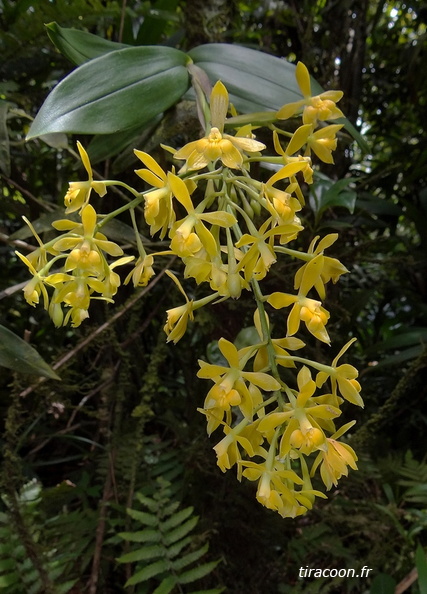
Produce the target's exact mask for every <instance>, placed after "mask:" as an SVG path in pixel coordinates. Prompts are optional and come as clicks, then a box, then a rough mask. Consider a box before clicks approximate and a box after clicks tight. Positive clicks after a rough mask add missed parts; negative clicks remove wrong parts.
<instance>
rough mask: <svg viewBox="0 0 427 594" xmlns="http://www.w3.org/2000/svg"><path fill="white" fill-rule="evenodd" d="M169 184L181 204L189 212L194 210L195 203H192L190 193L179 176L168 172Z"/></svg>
mask: <svg viewBox="0 0 427 594" xmlns="http://www.w3.org/2000/svg"><path fill="white" fill-rule="evenodd" d="M168 183H169V186H170V189H171V190H172V192H173V194H174V196H176V198H177V199H178V200H179V201H180V202H181V204H182V205H183V207H184V208H185V210H186V211H187V212H192V211H193V210H194V206H193V203H192V202H191V198H190V193H189V191H188V188H187V186H186V185H185V183H184V181H183V180H182V179H181V178H180V177H178V176H177V175H175V174H173V173H171V172H168Z"/></svg>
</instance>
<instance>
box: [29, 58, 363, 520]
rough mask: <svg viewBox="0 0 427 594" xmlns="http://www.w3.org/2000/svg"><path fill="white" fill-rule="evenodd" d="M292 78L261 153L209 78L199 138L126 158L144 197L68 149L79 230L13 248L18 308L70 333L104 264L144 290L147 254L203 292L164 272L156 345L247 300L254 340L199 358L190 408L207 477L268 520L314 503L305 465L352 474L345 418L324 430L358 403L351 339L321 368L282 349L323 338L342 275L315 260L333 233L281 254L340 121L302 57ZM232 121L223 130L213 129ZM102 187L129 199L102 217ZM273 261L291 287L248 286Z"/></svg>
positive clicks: (105, 272) (107, 283)
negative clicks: (243, 484) (75, 177)
mask: <svg viewBox="0 0 427 594" xmlns="http://www.w3.org/2000/svg"><path fill="white" fill-rule="evenodd" d="M296 77H297V82H298V84H299V86H300V89H301V92H302V95H303V99H302V100H300V101H298V102H295V103H291V104H287V105H284V106H283V107H282V108H281V109H279V111H278V112H277V113H273V114H272V121H271V122H270V123H269V128H270V130H271V131H272V136H273V138H272V140H273V146H274V149H275V152H276V155H274V156H265V151H266V146H265V145H264V144H263V143H262V142H260V141H258V140H256V139H255V136H254V134H253V131H254V129H255V126H254V125H253V124H251V123H249V124H248V123H246V124H245V125H243V126H240V127H237V124H235V122H238V121H239V117H236V112H235V110H234V108H233V106H230V105H229V96H228V92H227V90H226V88H225V86H224V85H223V84H222V82H220V81H218V82H217V83H216V84H215V86H214V87H213V89H212V91H211V93H210V101H209V105H208V103H207V101H206V99H205V104H204V106H202V107H203V108H204V113H206V114H208V115H207V117H206V122H205V124H206V129H205V136H204V137H203V138H201V139H198V140H194V141H192V142H189V143H188V144H186V145H185V146H183V147H181V148H179V149H178V150H176V149H174V148H171V147H164V148H165V149H166V150H167V151H169V152H171V153H172V155H173V158H174V159H175V160H176V162H177V167H179V170H178V171H176V170H175V168H174V167H171V170H170V171H164V170H163V168H162V167H161V166H160V165H159V164H158V163H157V162H156V161H155V160H154V158H153V157H151V156H150V155H149V154H147V153H145V152H143V151H141V150H135V154H136V156H137V157H138V159H139V160H140V161H141V163H142V167H141V168H140V169H137V170H136V174H137V175H138V176H139V177H140V178H141V179H142V180H144V182H146V184H148V186H149V189H148V190H146V191H143V192H139V191H137V190H135V189H134V188H132V187H130V186H127V185H126V184H124V183H122V182H118V181H114V180H106V181H94V179H93V175H92V169H91V165H90V162H89V158H88V155H87V153H86V151H85V150H84V148H83V147H82V145H81V144H80V143H78V150H79V153H80V156H81V159H82V162H83V165H84V167H85V169H86V171H87V173H88V180H86V181H83V182H71V183H70V187H69V190H68V192H67V195H66V196H65V205H66V211H65V212H66V214H70V213H77V214H78V217H79V222H75V221H74V220H71V219H61V220H58V221H56V222H54V223H53V227H54V228H55V229H56V230H57V231H59V232H61V234H60V236H59V237H56V238H55V239H53V240H51V241H49V242H48V243H45V244H44V243H43V242H42V240H41V239H40V238H39V237H38V235H37V234H36V233H35V231H34V230H33V232H34V234H35V236H36V238H37V241H38V243H39V247H38V248H37V249H36V250H35V251H34V252H33V253H31V255H29V256H23V255H22V254H19V257H20V258H21V259H22V260H23V261H24V262H25V264H26V265H27V266H28V268H29V270H30V272H31V274H32V279H31V280H30V281H29V283H28V284H27V285H26V287H25V288H24V295H25V298H26V300H27V301H28V302H29V303H30V304H31V305H35V304H37V303H38V302H39V300H40V297H42V300H43V304H44V307H45V309H47V310H48V312H49V314H50V316H51V317H52V319H53V321H54V323H55V324H56V325H57V326H61V325H65V324H67V323H68V322H71V324H72V325H73V326H78V325H79V324H80V323H81V322H82V321H83V320H84V319H85V318H87V317H88V315H89V313H88V310H89V304H90V301H91V300H92V299H103V300H106V301H113V297H114V295H115V293H116V292H117V290H118V287H119V285H120V283H121V278H120V276H119V274H118V272H116V269H117V268H118V267H121V266H124V265H127V266H128V267H129V265H132V268H131V271H130V272H129V274H128V275H127V277H126V278H125V279H124V283H125V284H126V283H129V282H131V281H132V283H133V285H134V286H135V287H137V286H145V285H147V284H148V283H149V281H150V279H151V278H152V277H153V275H154V274H155V268H156V266H155V259H158V258H161V257H162V256H165V255H170V254H173V255H175V256H177V257H178V258H179V259H180V260H181V261H182V264H183V278H184V279H193V281H195V283H196V284H197V285H202V284H204V285H205V286H206V291H205V295H204V296H203V297H201V298H200V299H192V298H190V297H189V296H188V295H187V293H186V292H185V290H184V288H183V285H182V283H181V282H180V280H179V279H178V277H177V276H176V275H175V274H174V273H173V272H171V271H168V275H169V277H170V278H171V279H172V280H173V282H174V283H175V284H176V286H177V287H178V289H179V291H180V292H181V294H182V296H183V303H182V304H180V305H178V306H177V307H174V308H173V309H170V310H168V311H167V320H166V324H165V326H164V330H165V333H166V335H167V340H168V341H173V342H174V343H177V342H178V341H179V340H180V339H181V338H182V336H183V335H184V333H185V332H186V330H187V326H188V324H189V322H190V321H192V320H193V319H194V316H195V313H196V312H197V310H198V309H200V308H202V307H204V306H206V305H207V304H210V303H213V304H214V303H218V302H220V301H224V300H226V299H230V298H231V299H238V298H239V297H240V295H241V293H242V291H248V292H251V293H252V296H253V299H254V307H255V310H254V316H253V318H254V326H255V328H256V332H257V335H258V339H257V341H255V344H251V345H249V346H245V347H243V348H240V349H237V348H236V346H235V345H234V344H233V343H231V342H230V341H228V340H226V339H225V338H221V339H220V340H219V342H218V346H219V351H220V352H221V354H222V356H223V358H224V362H226V364H223V365H219V364H210V363H207V362H205V361H202V360H201V361H199V365H200V370H199V372H198V374H197V375H198V377H199V378H203V379H207V380H210V382H211V383H212V385H211V387H210V389H209V391H208V393H207V395H206V398H205V400H204V404H203V407H202V408H200V409H199V410H200V412H201V413H203V414H204V415H205V417H206V420H207V432H208V434H209V435H211V434H212V433H214V432H217V431H220V432H222V436H221V438H220V439H219V442H218V443H217V445H215V447H214V450H215V452H216V455H217V461H218V465H219V467H220V468H221V470H222V471H224V472H225V471H226V470H229V469H231V468H232V467H235V468H236V471H237V477H238V479H239V480H241V479H242V478H243V477H244V478H246V479H248V480H249V481H255V482H257V493H256V497H257V499H258V501H259V502H260V503H261V504H262V505H264V506H266V507H267V508H270V509H272V510H275V511H277V512H278V513H279V514H280V515H281V516H282V517H296V516H299V515H301V514H304V513H306V512H307V510H309V509H311V508H312V506H313V503H314V500H315V498H316V497H323V498H325V497H326V496H325V494H324V493H323V492H322V491H319V490H315V489H314V488H313V486H312V482H311V481H312V478H313V476H314V475H315V474H316V472H317V470H319V474H320V479H321V481H323V484H324V486H325V487H326V489H327V490H329V489H331V487H332V486H333V485H337V482H338V480H339V479H340V477H342V476H346V475H347V474H348V469H349V468H353V469H356V468H357V466H356V460H357V456H356V454H355V452H354V451H353V449H352V448H351V447H350V446H349V445H348V444H346V443H343V442H341V441H340V440H339V439H340V437H341V436H342V435H343V434H344V433H345V432H346V431H348V429H350V427H351V426H352V425H353V422H351V423H347V424H345V425H344V426H341V427H337V425H336V421H337V419H338V418H339V417H340V415H341V405H342V404H343V402H344V401H345V400H347V401H349V402H351V403H352V404H355V405H357V406H363V401H362V399H361V397H360V384H359V383H358V381H357V379H356V378H357V376H358V372H357V370H356V369H355V368H354V367H353V366H352V365H349V364H345V363H340V362H339V360H340V358H341V357H342V356H343V354H344V353H345V352H346V350H347V349H348V347H349V346H350V345H351V344H352V343H353V341H354V340H355V339H352V340H350V341H349V342H348V343H347V344H346V345H345V346H344V347H343V348H342V349H341V351H340V352H339V354H338V355H337V357H335V359H334V360H333V361H332V363H331V364H330V365H326V364H323V363H319V362H317V361H314V360H311V359H308V358H305V357H302V356H300V355H298V354H295V352H296V351H300V350H301V349H303V348H304V346H305V343H304V342H303V341H302V340H301V338H298V336H297V335H298V333H299V330H300V327H301V325H302V324H304V325H305V326H306V329H307V330H308V332H309V333H310V334H311V335H312V336H313V337H314V338H315V339H317V340H319V341H320V342H322V343H326V344H330V338H329V334H328V331H327V328H326V327H327V323H328V320H329V317H330V314H329V312H328V311H327V309H325V307H324V300H325V297H326V285H327V284H328V283H330V282H331V281H332V282H333V283H335V282H337V280H338V279H339V277H340V276H341V275H342V274H345V273H347V272H348V271H347V269H346V268H345V267H344V266H343V264H341V262H340V261H339V260H337V259H336V258H333V257H330V256H328V255H327V254H326V252H327V250H328V248H330V247H331V245H332V244H333V243H334V242H335V241H336V240H337V238H338V234H336V233H331V234H329V235H326V236H325V237H323V238H320V237H315V238H314V239H313V240H312V242H311V244H310V246H309V248H308V250H307V251H306V252H303V251H300V250H296V249H292V248H291V247H290V245H291V244H292V242H293V241H294V240H295V239H296V238H297V237H298V234H299V233H300V232H301V231H302V230H303V225H302V222H301V219H300V218H299V216H298V213H299V212H300V211H301V209H302V207H303V206H304V195H303V189H304V188H305V187H306V186H307V185H309V184H311V183H312V182H313V169H312V159H311V157H312V154H313V153H314V154H315V155H316V156H317V157H318V158H319V159H320V160H321V161H323V162H325V163H333V157H332V151H333V150H334V149H335V148H336V145H337V138H336V135H337V133H338V131H339V130H340V129H341V127H342V124H328V123H327V122H329V121H331V120H335V119H337V118H340V117H342V116H343V114H342V112H341V111H340V110H339V109H338V108H337V106H336V103H337V102H338V101H339V99H340V98H341V96H342V93H341V92H340V91H328V92H325V93H322V94H320V95H318V96H314V97H313V96H312V95H311V86H310V77H309V73H308V71H307V68H306V67H305V66H304V65H303V64H302V63H299V64H298V65H297V68H296ZM199 101H200V97H199ZM202 111H203V110H202ZM229 113H231V118H229V119H227V116H228V114H229ZM300 116H302V124H301V125H300V126H299V127H298V128H297V129H296V130H295V132H293V133H290V132H287V131H285V130H283V129H281V128H280V126H279V125H278V123H279V124H280V121H281V120H286V119H289V118H294V117H300ZM245 117H246V120H247V121H248V116H245ZM273 122H274V123H273ZM233 127H234V128H236V127H237V130H236V131H235V133H234V134H232V133H228V132H226V131H225V129H227V130H228V131H232V130H233ZM266 162H267V163H270V164H274V165H275V166H276V169H277V171H276V173H274V175H272V176H271V177H270V179H268V181H266V182H263V181H260V180H259V179H257V178H256V176H255V175H253V173H252V170H253V164H254V163H255V164H257V167H258V169H259V164H260V163H261V164H262V163H266ZM112 185H119V186H121V187H125V188H127V189H128V190H129V192H131V194H132V195H133V199H132V200H131V201H130V202H129V203H127V204H125V205H124V206H122V207H120V208H119V209H117V210H116V211H113V212H110V213H108V214H106V215H102V214H98V213H97V212H96V211H95V208H94V207H93V206H92V204H91V203H90V199H91V193H92V190H93V191H94V192H95V193H96V194H98V196H99V197H101V198H102V197H103V196H104V195H105V194H106V192H107V188H108V187H109V186H112ZM141 204H143V205H144V216H145V221H146V223H147V225H148V226H149V230H150V234H151V235H152V236H154V235H156V234H158V235H159V238H160V239H162V240H164V238H166V237H167V238H168V240H169V241H170V244H169V246H168V249H166V250H164V251H161V252H150V251H149V250H148V248H147V247H146V246H144V245H143V243H142V241H141V235H140V233H139V229H138V226H137V223H136V217H135V209H136V208H137V207H138V206H139V205H141ZM126 210H127V211H129V213H130V217H131V220H132V224H133V227H134V230H135V237H136V245H137V248H138V256H137V257H136V258H135V257H134V256H125V255H124V254H123V250H122V249H121V247H120V246H119V245H117V244H116V243H114V242H112V241H109V240H108V238H107V237H106V236H105V235H104V234H103V233H102V231H101V230H102V229H103V227H104V225H105V224H106V223H107V222H108V221H109V220H111V219H112V218H114V217H115V216H117V215H119V214H122V213H123V212H125V211H126ZM29 224H30V223H29ZM30 226H31V224H30ZM279 258H291V259H293V260H296V261H298V262H300V263H301V266H300V267H299V268H298V270H297V272H296V274H295V278H294V292H293V293H288V292H281V291H275V292H273V293H270V294H264V293H263V291H262V287H261V285H262V281H263V279H264V278H265V277H266V276H267V275H268V273H269V270H270V268H271V267H272V266H273V265H274V264H275V263H276V262H277V261H278V260H279ZM208 287H209V288H208ZM269 309H270V311H272V310H283V317H284V318H285V317H286V320H287V321H286V323H285V322H284V323H283V327H282V326H281V327H280V329H279V330H278V335H277V336H275V334H276V328H274V332H273V329H272V325H271V324H270V321H269V316H268V310H269ZM285 328H286V331H285ZM282 368H293V369H295V381H294V384H291V385H289V384H288V383H287V382H285V381H284V380H283V379H282V375H281V369H282Z"/></svg>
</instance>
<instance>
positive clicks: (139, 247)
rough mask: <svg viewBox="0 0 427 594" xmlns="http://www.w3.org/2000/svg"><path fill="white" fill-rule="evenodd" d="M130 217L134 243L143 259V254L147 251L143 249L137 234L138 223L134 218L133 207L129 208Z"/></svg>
mask: <svg viewBox="0 0 427 594" xmlns="http://www.w3.org/2000/svg"><path fill="white" fill-rule="evenodd" d="M130 218H131V219H132V226H133V230H134V231H135V239H136V245H137V248H138V253H139V255H140V256H141V259H144V258H145V256H146V255H147V252H146V251H145V249H144V246H143V244H142V241H141V237H140V235H139V229H138V225H137V224H136V218H135V209H134V208H131V209H130Z"/></svg>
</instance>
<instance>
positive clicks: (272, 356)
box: [251, 278, 285, 408]
mask: <svg viewBox="0 0 427 594" xmlns="http://www.w3.org/2000/svg"><path fill="white" fill-rule="evenodd" d="M251 285H252V291H253V294H254V297H255V301H256V304H257V308H258V311H259V319H260V322H261V330H262V334H263V339H264V340H265V341H266V343H267V355H268V362H269V364H270V368H271V374H272V376H273V377H274V379H276V380H277V381H278V382H279V384H280V385H281V386H283V382H282V378H281V377H280V374H279V370H278V369H277V364H276V353H275V351H274V346H273V342H272V340H271V335H270V328H269V327H268V322H267V315H266V313H265V308H264V296H263V294H262V292H261V289H260V286H259V283H258V281H257V280H256V279H254V278H253V279H252V280H251ZM277 399H278V402H279V405H280V406H281V407H282V408H283V407H284V405H285V402H284V400H283V397H282V394H281V392H278V396H277Z"/></svg>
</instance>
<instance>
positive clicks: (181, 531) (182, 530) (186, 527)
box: [164, 516, 199, 545]
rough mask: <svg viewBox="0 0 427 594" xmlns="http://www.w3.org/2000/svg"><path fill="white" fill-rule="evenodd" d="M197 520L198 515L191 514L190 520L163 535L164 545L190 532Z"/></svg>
mask: <svg viewBox="0 0 427 594" xmlns="http://www.w3.org/2000/svg"><path fill="white" fill-rule="evenodd" d="M198 521H199V518H198V516H193V517H192V518H191V519H190V520H188V521H187V522H185V523H184V524H182V525H181V526H178V528H175V530H172V532H169V534H167V535H166V536H164V542H165V544H166V545H170V544H173V543H174V542H176V541H177V540H180V539H181V538H183V537H184V536H186V535H187V534H188V533H189V532H191V531H192V530H193V528H195V526H196V524H197V522H198Z"/></svg>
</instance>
